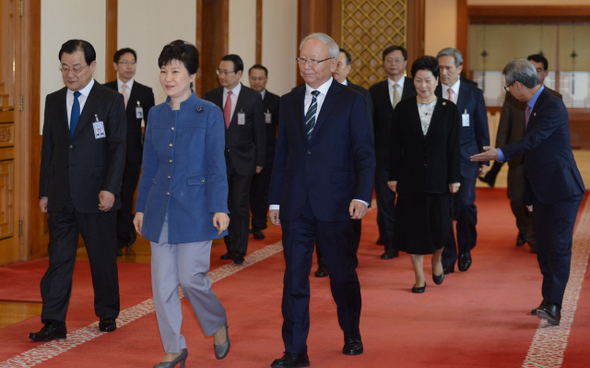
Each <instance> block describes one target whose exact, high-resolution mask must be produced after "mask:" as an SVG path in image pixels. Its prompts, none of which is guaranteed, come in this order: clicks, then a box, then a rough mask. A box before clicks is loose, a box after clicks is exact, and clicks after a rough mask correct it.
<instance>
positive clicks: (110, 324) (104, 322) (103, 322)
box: [98, 317, 117, 332]
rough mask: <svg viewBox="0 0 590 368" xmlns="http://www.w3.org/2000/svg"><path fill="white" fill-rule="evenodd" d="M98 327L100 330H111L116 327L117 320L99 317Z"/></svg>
mask: <svg viewBox="0 0 590 368" xmlns="http://www.w3.org/2000/svg"><path fill="white" fill-rule="evenodd" d="M98 329H99V330H100V331H101V332H111V331H115V330H116V329H117V321H116V320H115V319H113V318H105V317H100V322H99V323H98Z"/></svg>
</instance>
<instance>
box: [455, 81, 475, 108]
mask: <svg viewBox="0 0 590 368" xmlns="http://www.w3.org/2000/svg"><path fill="white" fill-rule="evenodd" d="M468 95H469V89H468V88H467V86H466V85H465V83H464V82H461V83H460V84H459V97H458V98H457V102H456V105H457V109H458V110H459V114H463V111H464V110H465V106H466V105H467V101H469V99H470V97H471V96H468Z"/></svg>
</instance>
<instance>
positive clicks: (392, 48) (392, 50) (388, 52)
mask: <svg viewBox="0 0 590 368" xmlns="http://www.w3.org/2000/svg"><path fill="white" fill-rule="evenodd" d="M397 50H399V51H401V52H402V55H403V56H404V60H408V50H406V49H405V48H404V47H403V46H389V47H388V48H386V49H385V50H383V61H385V57H386V56H387V55H389V54H391V53H392V52H394V51H397Z"/></svg>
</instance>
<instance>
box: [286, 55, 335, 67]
mask: <svg viewBox="0 0 590 368" xmlns="http://www.w3.org/2000/svg"><path fill="white" fill-rule="evenodd" d="M331 59H334V58H333V57H329V58H327V59H324V60H315V59H306V58H300V57H298V58H297V59H295V61H296V62H297V63H298V64H299V65H302V66H305V65H306V64H307V63H308V62H309V65H310V66H313V67H316V66H318V64H319V63H322V62H324V61H326V60H331Z"/></svg>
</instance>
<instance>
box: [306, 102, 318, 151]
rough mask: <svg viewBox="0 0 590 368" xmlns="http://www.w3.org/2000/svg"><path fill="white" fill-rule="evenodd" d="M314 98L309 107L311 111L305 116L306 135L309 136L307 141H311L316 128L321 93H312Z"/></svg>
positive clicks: (308, 110)
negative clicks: (316, 114) (316, 115)
mask: <svg viewBox="0 0 590 368" xmlns="http://www.w3.org/2000/svg"><path fill="white" fill-rule="evenodd" d="M311 94H312V98H311V104H310V105H309V109H307V114H305V133H306V134H307V139H308V140H310V139H311V135H312V133H313V128H314V127H315V113H316V111H317V109H318V100H317V98H318V95H319V94H320V91H312V92H311Z"/></svg>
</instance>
